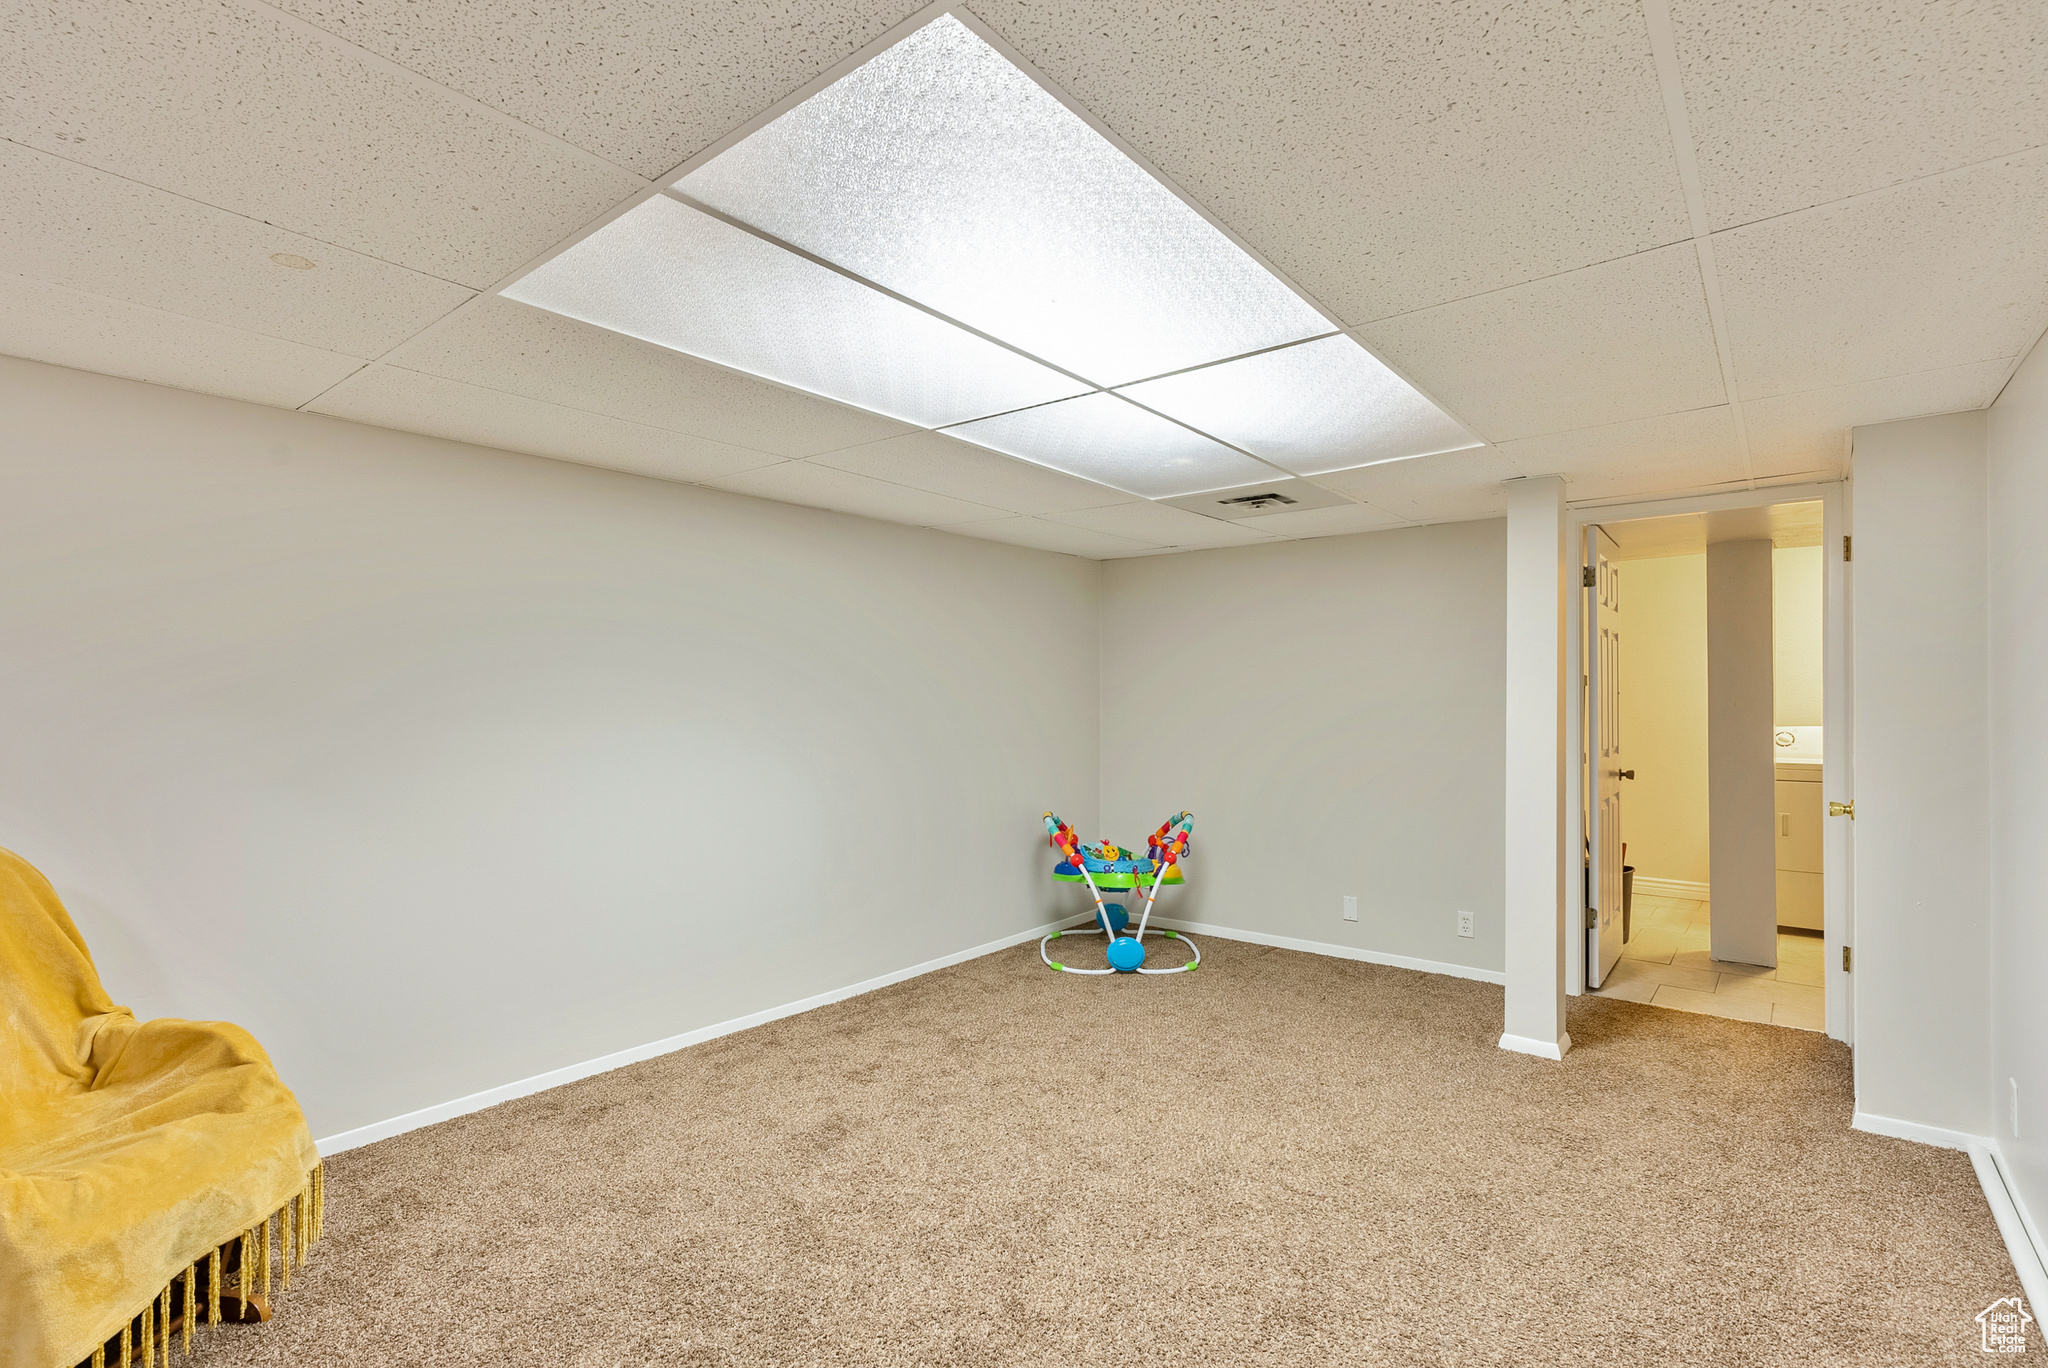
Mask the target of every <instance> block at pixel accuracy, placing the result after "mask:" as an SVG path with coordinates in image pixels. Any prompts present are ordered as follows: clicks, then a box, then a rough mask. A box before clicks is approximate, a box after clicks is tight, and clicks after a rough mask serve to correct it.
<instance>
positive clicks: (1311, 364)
mask: <svg viewBox="0 0 2048 1368" xmlns="http://www.w3.org/2000/svg"><path fill="white" fill-rule="evenodd" d="M1118 393H1120V394H1126V395H1129V396H1130V397H1131V398H1133V399H1135V400H1137V401H1138V402H1139V403H1141V404H1143V405H1145V406H1146V407H1147V408H1153V409H1157V410H1158V411H1159V412H1161V413H1164V414H1167V415H1169V416H1171V417H1174V418H1178V419H1179V420H1180V421H1181V422H1183V423H1186V424H1188V425H1189V426H1191V427H1198V428H1200V429H1202V431H1204V432H1208V433H1213V434H1214V435H1216V436H1218V437H1221V438H1222V439H1223V440H1224V441H1226V442H1229V443H1231V444H1233V445H1235V446H1240V447H1243V448H1244V449H1245V450H1246V451H1249V452H1251V453H1252V454H1254V455H1256V456H1263V457H1265V458H1266V459H1267V460H1269V461H1271V462H1272V463H1273V464H1275V465H1277V466H1281V467H1283V468H1284V469H1287V470H1291V471H1293V472H1294V473H1295V474H1297V475H1320V474H1323V473H1325V472H1326V471H1332V470H1346V469H1349V468H1351V467H1353V466H1362V465H1374V464H1377V463H1379V462H1381V461H1399V460H1405V459H1407V458H1409V457H1413V456H1427V455H1430V454H1433V453H1435V452H1440V451H1456V450H1460V449H1463V448H1465V447H1473V446H1478V445H1480V443H1479V442H1478V441H1477V440H1476V439H1475V438H1473V436H1472V434H1470V433H1469V432H1467V431H1465V429H1464V428H1462V427H1460V426H1459V425H1458V424H1457V423H1456V422H1455V421H1454V420H1453V419H1452V418H1451V417H1450V416H1449V415H1448V414H1446V413H1445V412H1444V411H1443V410H1442V409H1440V408H1438V407H1437V406H1436V405H1435V404H1432V403H1430V402H1429V400H1427V399H1425V398H1423V397H1422V396H1421V395H1420V394H1418V393H1416V391H1415V388H1414V387H1413V386H1412V385H1410V384H1409V383H1408V382H1407V381H1405V380H1403V379H1402V378H1401V377H1400V376H1398V375H1396V374H1394V373H1393V372H1392V371H1390V370H1388V369H1387V368H1386V366H1384V365H1382V364H1381V363H1380V362H1379V360H1378V359H1377V358H1375V357H1374V356H1373V355H1372V353H1371V352H1368V351H1367V350H1366V349H1365V348H1363V347H1361V346H1359V345H1358V344H1357V343H1356V342H1354V341H1352V340H1351V339H1350V338H1348V337H1342V336H1339V337H1326V338H1323V339H1322V340H1321V341H1317V342H1304V343H1302V344H1301V345H1299V346H1295V347H1283V348H1281V349H1280V350H1278V351H1269V352H1264V353H1261V354H1260V355H1258V356H1247V357H1244V358H1242V359H1241V360H1237V361H1226V362H1224V363H1223V364H1222V365H1219V366H1206V367H1204V368H1202V369H1201V370H1195V371H1187V372H1185V373H1183V374H1180V375H1169V376H1165V377H1163V378H1162V379H1158V380H1148V381H1146V382H1145V383H1143V384H1140V385H1130V386H1127V387H1126V388H1124V389H1122V390H1119V391H1118Z"/></svg>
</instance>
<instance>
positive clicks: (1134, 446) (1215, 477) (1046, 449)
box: [946, 394, 1273, 499]
mask: <svg viewBox="0 0 2048 1368" xmlns="http://www.w3.org/2000/svg"><path fill="white" fill-rule="evenodd" d="M946 430H947V432H949V433H951V434H952V435H953V436H955V437H964V438H966V439H967V440H968V441H970V442H975V443H978V444H980V445H982V446H985V447H990V448H992V449H994V450H996V451H1002V452H1007V453H1008V454H1010V455H1012V456H1021V457H1023V458H1024V459H1025V460H1027V461H1035V462H1037V463H1038V464H1039V465H1043V466H1051V467H1052V468H1053V469H1054V470H1064V471H1065V472H1066V473H1067V474H1069V475H1079V476H1080V477H1081V478H1082V479H1084V480H1094V481H1095V482H1096V483H1098V484H1106V485H1109V486H1111V487H1112V488H1115V489H1122V490H1126V491H1128V492H1129V493H1132V494H1138V495H1142V496H1144V497H1145V498H1148V499H1165V498H1171V497H1173V496H1174V495H1177V494H1191V493H1194V492H1195V491H1197V490H1202V489H1217V488H1220V487H1222V486H1224V485H1235V484H1245V483H1247V482H1249V481H1252V480H1257V479H1261V478H1263V477H1266V476H1270V475H1272V474H1273V470H1272V467H1270V466H1267V465H1263V464H1261V463H1260V462H1258V461H1255V460H1253V459H1252V458H1251V457H1249V456H1247V455H1245V454H1244V453H1243V452H1240V451H1232V450H1231V449H1230V448H1229V447H1227V446H1224V445H1223V444H1222V443H1221V442H1215V441H1211V440H1210V439H1209V438H1207V437H1204V436H1203V435H1202V434H1201V433H1199V432H1190V431H1188V430H1187V429H1186V428H1184V427H1182V426H1180V425H1179V424H1178V423H1172V422H1168V421H1167V420H1166V419H1164V418H1161V417H1160V416H1159V415H1158V414H1156V413H1147V412H1146V411H1145V410H1144V409H1141V408H1139V407H1138V406H1137V405H1135V404H1132V403H1129V402H1127V401H1125V400H1122V399H1119V398H1117V397H1116V396H1115V395H1114V394H1089V395H1083V396H1082V397H1081V398H1079V399H1068V400H1066V401H1064V402H1062V403H1057V404H1045V405H1043V406H1041V407H1039V408H1031V409H1024V410H1022V411H1021V412H1018V413H1004V414H999V415H998V416H996V417H994V418H984V419H982V420H981V421H980V422H975V423H963V424H962V425H960V426H959V427H955V428H948V429H946Z"/></svg>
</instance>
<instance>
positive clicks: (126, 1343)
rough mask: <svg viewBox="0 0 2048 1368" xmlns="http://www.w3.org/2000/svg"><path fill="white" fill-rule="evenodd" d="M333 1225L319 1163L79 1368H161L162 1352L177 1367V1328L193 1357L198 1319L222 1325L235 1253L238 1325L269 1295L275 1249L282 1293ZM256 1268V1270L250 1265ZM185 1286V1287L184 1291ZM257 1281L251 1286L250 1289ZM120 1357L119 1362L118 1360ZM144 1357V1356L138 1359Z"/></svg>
mask: <svg viewBox="0 0 2048 1368" xmlns="http://www.w3.org/2000/svg"><path fill="white" fill-rule="evenodd" d="M272 1221H275V1222H277V1239H276V1240H275V1241H273V1240H272V1239H271V1237H270V1223H271V1222H272ZM326 1223H327V1168H326V1165H324V1164H315V1165H313V1167H312V1170H311V1171H310V1172H308V1173H307V1174H306V1181H305V1183H304V1185H303V1186H301V1187H300V1188H299V1190H298V1191H297V1192H295V1193H293V1194H292V1195H291V1197H289V1198H288V1199H286V1201H285V1204H284V1205H283V1206H281V1207H279V1208H278V1209H277V1210H276V1211H273V1212H271V1213H270V1214H269V1215H268V1216H265V1217H264V1218H263V1219H262V1220H260V1221H258V1222H257V1223H256V1224H255V1225H252V1226H250V1227H249V1228H248V1229H247V1230H243V1231H238V1232H237V1233H235V1234H233V1235H230V1236H229V1237H228V1238H227V1239H225V1240H223V1241H221V1242H220V1243H219V1244H218V1245H215V1246H214V1247H213V1248H212V1249H209V1250H208V1251H207V1252H206V1253H204V1254H202V1255H200V1256H199V1257H198V1258H196V1259H194V1260H193V1261H192V1263H191V1264H190V1265H189V1266H188V1267H186V1268H185V1269H184V1271H183V1272H180V1273H175V1274H173V1275H172V1276H171V1280H170V1281H169V1282H167V1283H165V1284H164V1286H163V1290H161V1291H160V1292H158V1293H157V1294H156V1295H155V1296H153V1297H151V1298H150V1299H149V1300H148V1301H147V1302H145V1303H144V1304H143V1306H142V1308H141V1309H140V1310H139V1311H137V1312H135V1313H134V1314H133V1315H131V1316H129V1317H128V1319H127V1320H126V1321H124V1322H122V1324H121V1328H120V1329H119V1330H116V1331H114V1332H113V1333H111V1334H109V1335H108V1336H107V1338H106V1339H105V1341H104V1342H102V1343H101V1344H99V1345H97V1346H96V1347H95V1348H94V1349H93V1351H92V1357H90V1358H88V1359H86V1360H84V1361H83V1362H82V1363H80V1365H79V1368H156V1364H155V1363H154V1359H155V1353H154V1352H153V1351H155V1350H157V1349H159V1348H160V1349H161V1350H162V1354H163V1361H162V1368H171V1322H172V1321H173V1320H176V1321H178V1322H180V1323H181V1325H182V1326H183V1330H182V1332H181V1333H182V1336H183V1339H184V1348H185V1353H186V1355H187V1356H188V1357H189V1356H190V1355H191V1353H192V1326H193V1323H194V1322H195V1321H201V1320H204V1321H207V1322H209V1323H211V1324H214V1325H219V1324H220V1322H221V1310H220V1303H221V1295H222V1289H221V1282H222V1278H221V1274H222V1271H223V1268H222V1265H223V1261H224V1260H225V1259H226V1257H227V1253H228V1250H229V1249H230V1248H231V1247H232V1248H233V1249H234V1250H235V1252H236V1254H237V1256H238V1257H237V1260H236V1261H237V1263H238V1264H239V1265H240V1267H239V1268H238V1269H237V1270H236V1281H235V1284H234V1288H235V1290H234V1292H231V1293H229V1294H228V1295H229V1296H232V1297H234V1299H235V1305H236V1315H235V1319H237V1320H247V1319H248V1318H249V1312H250V1297H251V1294H252V1292H253V1293H254V1295H256V1296H259V1297H262V1298H264V1299H265V1300H268V1299H269V1297H270V1263H271V1250H272V1248H273V1247H274V1248H275V1249H276V1251H277V1254H276V1258H277V1267H278V1272H279V1274H280V1278H279V1281H280V1283H281V1286H280V1289H279V1290H280V1291H283V1290H289V1289H290V1287H291V1285H292V1269H293V1268H294V1267H299V1268H304V1267H305V1266H306V1257H307V1254H308V1252H309V1251H310V1249H311V1248H312V1246H313V1245H314V1244H316V1243H317V1242H318V1241H319V1239H320V1235H321V1228H322V1227H323V1226H324V1225H326ZM252 1263H253V1265H254V1266H253V1267H251V1264H252ZM180 1282H182V1283H183V1284H184V1285H183V1286H182V1287H181V1286H179V1284H180ZM252 1282H253V1284H254V1285H253V1286H252V1285H251V1284H252ZM117 1355H118V1357H116V1356H117ZM138 1355H139V1357H138Z"/></svg>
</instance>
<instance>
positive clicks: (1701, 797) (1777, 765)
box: [1567, 487, 1850, 1039]
mask: <svg viewBox="0 0 2048 1368" xmlns="http://www.w3.org/2000/svg"><path fill="white" fill-rule="evenodd" d="M1841 493H1842V491H1841V489H1840V487H1827V488H1825V489H1823V490H1819V491H1813V490H1808V491H1801V492H1800V493H1799V494H1797V495H1794V494H1792V493H1791V491H1787V495H1786V496H1785V497H1783V501H1781V502H1773V501H1771V498H1770V494H1769V493H1768V492H1765V491H1758V492H1757V493H1756V494H1754V495H1751V496H1750V497H1749V499H1748V500H1743V501H1741V502H1740V503H1737V502H1735V501H1732V500H1729V499H1728V498H1727V497H1726V496H1723V498H1722V499H1720V500H1703V501H1700V502H1701V503H1705V504H1708V505H1709V506H1706V507H1700V506H1697V505H1695V506H1693V507H1685V506H1684V505H1670V504H1667V505H1663V506H1661V507H1659V506H1656V505H1651V506H1631V507H1629V508H1627V509H1613V510H1605V509H1603V510H1597V511H1596V510H1580V511H1578V513H1577V515H1576V517H1575V518H1574V519H1573V521H1574V522H1575V523H1576V524H1577V527H1576V529H1575V531H1576V533H1577V536H1578V539H1579V541H1580V550H1581V557H1582V560H1581V569H1580V577H1581V578H1580V588H1581V590H1582V593H1581V594H1580V596H1579V602H1578V603H1577V604H1576V605H1574V606H1575V607H1576V608H1577V609H1578V611H1577V612H1576V613H1573V614H1571V616H1572V617H1574V618H1576V619H1577V621H1576V622H1575V623H1574V624H1572V626H1573V629H1574V632H1575V635H1577V637H1578V644H1579V648H1580V651H1581V660H1582V663H1583V671H1582V677H1581V708H1580V716H1579V718H1577V719H1575V720H1576V721H1578V723H1579V725H1578V726H1577V727H1575V728H1574V729H1573V730H1575V731H1576V732H1577V733H1578V738H1579V746H1578V750H1579V765H1578V773H1577V775H1576V778H1577V780H1578V783H1577V785H1576V787H1577V790H1578V793H1577V795H1576V797H1577V800H1578V801H1577V802H1576V803H1575V804H1574V805H1573V806H1574V807H1576V816H1577V818H1578V825H1579V827H1580V831H1579V833H1578V835H1579V837H1580V840H1579V841H1578V842H1577V844H1578V845H1579V846H1580V848H1581V850H1582V854H1583V863H1584V876H1583V879H1582V881H1581V884H1582V886H1581V887H1580V888H1579V889H1578V890H1577V892H1578V897H1577V899H1576V901H1577V902H1578V904H1579V909H1578V910H1579V914H1580V915H1579V917H1578V918H1577V919H1576V920H1574V921H1573V922H1572V925H1573V926H1574V927H1575V928H1576V929H1577V931H1578V934H1577V935H1575V936H1573V937H1571V938H1570V939H1571V941H1573V942H1576V944H1570V945H1568V951H1567V989H1568V991H1573V992H1587V993H1592V994H1595V995H1598V996H1609V997H1621V998H1625V999H1628V1000H1632V1001H1637V1002H1645V1003H1649V1004H1651V1005H1654V1006H1659V1007H1667V1008H1674V1009H1677V1010H1684V1011H1693V1012H1700V1013H1704V1014H1707V1015H1715V1016H1725V1017H1732V1018H1737V1019H1742V1020H1749V1021H1756V1022H1763V1023H1768V1024H1773V1025H1779V1026H1786V1027H1792V1028H1797V1029H1804V1030H1813V1031H1823V1030H1825V1031H1827V1032H1828V1033H1829V1034H1832V1035H1836V1036H1837V1037H1838V1038H1841V1039H1847V1038H1848V1031H1849V1021H1850V1012H1849V1010H1848V1009H1849V1003H1848V1002H1847V1000H1846V998H1847V992H1846V989H1847V983H1846V981H1845V978H1846V975H1845V972H1844V970H1845V968H1846V965H1847V959H1846V956H1844V955H1843V950H1842V947H1845V946H1846V945H1847V944H1848V941H1849V937H1848V906H1849V904H1848V892H1849V890H1848V889H1847V887H1846V866H1847V859H1846V849H1845V843H1846V840H1847V834H1846V832H1844V833H1842V834H1841V836H1840V837H1839V838H1836V836H1835V833H1834V832H1832V831H1831V830H1830V824H1829V819H1828V818H1827V817H1826V816H1825V813H1826V811H1827V801H1828V798H1827V797H1826V796H1824V795H1839V800H1846V792H1845V790H1846V783H1845V782H1843V781H1845V780H1846V773H1845V772H1844V767H1842V766H1837V767H1836V768H1835V769H1834V770H1833V772H1830V769H1829V766H1828V763H1827V762H1828V761H1829V760H1830V759H1831V758H1845V757H1846V753H1847V747H1846V741H1847V737H1846V734H1845V733H1846V722H1847V716H1846V714H1847V709H1846V706H1845V705H1846V694H1845V691H1844V689H1843V687H1842V686H1843V683H1844V676H1845V674H1846V671H1844V670H1843V669H1842V664H1843V663H1844V662H1843V660H1842V655H1843V649H1844V646H1845V642H1843V641H1842V640H1841V627H1842V624H1843V623H1844V622H1845V620H1846V613H1845V612H1844V611H1843V609H1844V604H1845V599H1846V593H1847V580H1846V576H1845V575H1844V574H1843V573H1842V569H1841V567H1842V565H1843V564H1846V562H1842V561H1840V560H1839V559H1838V555H1839V553H1838V555H1830V554H1829V551H1830V541H1831V538H1833V537H1835V536H1838V535H1841V534H1838V533H1836V532H1834V530H1833V528H1834V526H1835V525H1836V524H1838V523H1840V522H1842V521H1844V516H1843V515H1844V512H1845V508H1844V505H1845V503H1846V500H1844V499H1842V498H1841ZM1816 494H1818V495H1819V497H1816ZM1715 503H1719V504H1720V506H1718V507H1716V506H1711V505H1713V504H1715ZM1731 504H1732V505H1733V506H1731ZM1679 510H1682V511H1679ZM1839 546H1840V548H1841V550H1842V551H1846V550H1847V549H1848V546H1847V543H1846V542H1841V543H1839ZM1831 723H1832V724H1835V725H1833V726H1831V725H1830V724H1831ZM1836 825H1844V824H1842V823H1837V824H1836ZM1838 873H1839V875H1840V878H1839V885H1840V886H1836V883H1837V875H1838ZM1831 909H1832V913H1833V915H1832V917H1831V915H1830V911H1831ZM1837 964H1839V965H1840V966H1842V968H1837V967H1836V965H1837ZM1831 970H1833V972H1831ZM1831 995H1838V996H1839V998H1840V999H1841V1000H1838V1001H1831V1000H1830V998H1831Z"/></svg>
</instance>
